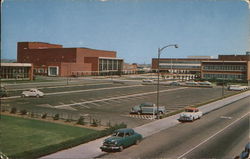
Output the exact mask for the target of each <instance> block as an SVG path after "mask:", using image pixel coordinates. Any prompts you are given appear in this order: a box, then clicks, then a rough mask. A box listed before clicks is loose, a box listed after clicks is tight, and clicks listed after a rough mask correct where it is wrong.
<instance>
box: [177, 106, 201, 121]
mask: <svg viewBox="0 0 250 159" xmlns="http://www.w3.org/2000/svg"><path fill="white" fill-rule="evenodd" d="M201 116H202V112H201V111H200V110H199V109H198V108H194V107H188V108H186V109H185V112H183V113H181V114H180V118H179V121H194V120H196V119H200V118H201Z"/></svg>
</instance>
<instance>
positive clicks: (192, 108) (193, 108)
mask: <svg viewBox="0 0 250 159" xmlns="http://www.w3.org/2000/svg"><path fill="white" fill-rule="evenodd" d="M185 110H199V109H198V108H195V107H186V108H185Z"/></svg>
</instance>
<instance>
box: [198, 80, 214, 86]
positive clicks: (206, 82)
mask: <svg viewBox="0 0 250 159" xmlns="http://www.w3.org/2000/svg"><path fill="white" fill-rule="evenodd" d="M198 84H199V85H205V86H211V85H212V83H211V82H208V81H203V82H198Z"/></svg>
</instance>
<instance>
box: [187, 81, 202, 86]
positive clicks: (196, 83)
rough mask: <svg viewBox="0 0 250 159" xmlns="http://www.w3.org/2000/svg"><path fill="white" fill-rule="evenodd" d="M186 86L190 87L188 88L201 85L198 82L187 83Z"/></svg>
mask: <svg viewBox="0 0 250 159" xmlns="http://www.w3.org/2000/svg"><path fill="white" fill-rule="evenodd" d="M186 85H188V86H196V85H199V84H198V82H194V81H190V82H186Z"/></svg>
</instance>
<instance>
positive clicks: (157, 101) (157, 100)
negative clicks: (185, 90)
mask: <svg viewBox="0 0 250 159" xmlns="http://www.w3.org/2000/svg"><path fill="white" fill-rule="evenodd" d="M171 46H173V47H175V48H178V45H177V44H171V45H167V46H164V47H162V48H158V58H157V99H156V106H157V114H156V116H157V119H159V92H160V91H159V89H160V69H159V67H160V56H161V51H162V50H164V49H165V48H167V47H171Z"/></svg>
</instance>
